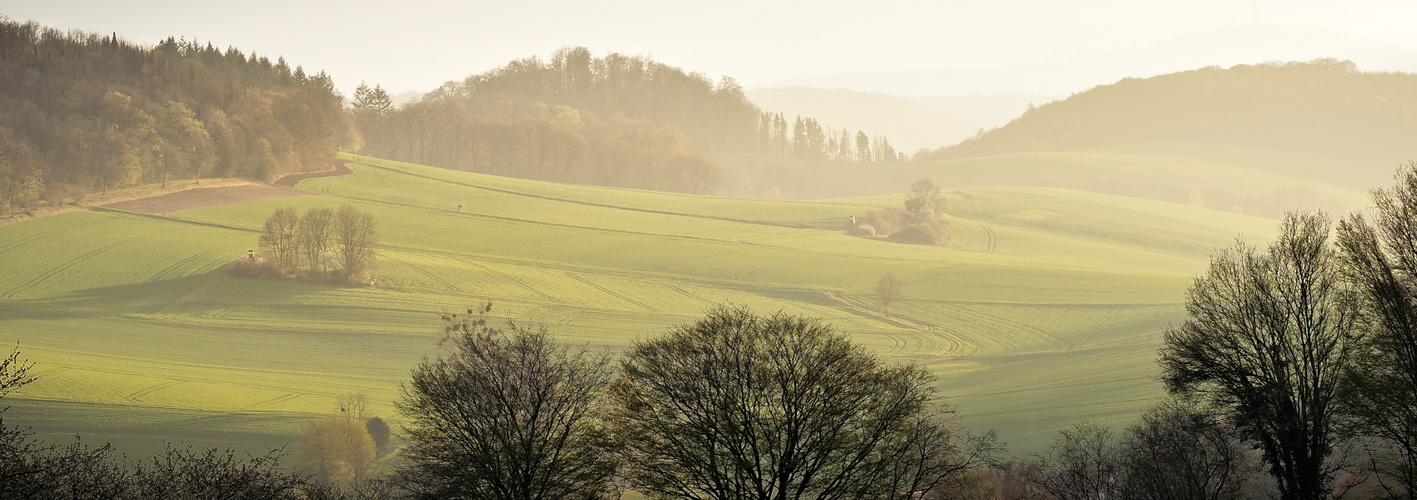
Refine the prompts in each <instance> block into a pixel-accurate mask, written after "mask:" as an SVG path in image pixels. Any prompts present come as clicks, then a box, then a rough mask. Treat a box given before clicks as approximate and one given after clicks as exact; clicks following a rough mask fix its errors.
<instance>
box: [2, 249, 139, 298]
mask: <svg viewBox="0 0 1417 500" xmlns="http://www.w3.org/2000/svg"><path fill="white" fill-rule="evenodd" d="M122 243H123V242H121V241H119V242H114V243H110V244H108V245H105V246H102V247H99V248H97V249H94V250H90V251H89V252H88V253H86V254H83V255H80V256H78V257H75V258H74V259H72V260H70V261H68V262H65V263H64V264H61V265H59V266H57V267H54V268H52V269H50V270H48V271H45V272H44V273H41V274H40V275H39V276H36V277H34V279H31V280H29V281H28V282H25V284H23V285H20V286H18V287H15V288H12V289H10V290H9V291H7V292H5V293H4V294H0V299H10V298H13V297H14V296H15V294H18V293H22V292H24V291H26V290H29V289H31V288H34V287H36V286H39V285H40V284H41V283H44V282H45V281H47V280H49V278H52V277H54V275H56V274H59V273H62V272H64V271H66V270H68V269H69V268H71V267H74V266H77V265H79V264H80V263H83V262H84V261H86V260H89V259H90V258H93V257H94V256H95V255H98V254H100V253H103V252H106V251H108V250H110V249H112V248H113V247H116V246H118V245H120V244H122Z"/></svg>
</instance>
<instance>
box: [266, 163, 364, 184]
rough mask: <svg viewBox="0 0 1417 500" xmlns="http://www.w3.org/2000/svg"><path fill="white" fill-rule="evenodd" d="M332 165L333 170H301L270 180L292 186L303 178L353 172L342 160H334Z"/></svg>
mask: <svg viewBox="0 0 1417 500" xmlns="http://www.w3.org/2000/svg"><path fill="white" fill-rule="evenodd" d="M334 166H335V168H334V170H326V171H324V172H301V173H296V174H286V175H284V176H282V177H281V178H279V179H276V181H275V182H272V183H271V184H272V185H276V186H281V187H288V188H293V187H295V185H296V184H299V183H300V181H303V180H305V179H314V178H317V177H334V176H336V175H349V174H352V173H354V171H352V170H350V169H349V167H347V166H345V161H344V160H335V161H334Z"/></svg>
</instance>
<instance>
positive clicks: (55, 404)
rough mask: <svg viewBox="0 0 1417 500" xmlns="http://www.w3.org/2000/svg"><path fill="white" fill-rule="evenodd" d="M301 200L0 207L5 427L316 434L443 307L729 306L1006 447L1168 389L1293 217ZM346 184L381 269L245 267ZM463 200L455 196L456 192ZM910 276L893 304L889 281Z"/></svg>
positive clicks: (471, 191)
mask: <svg viewBox="0 0 1417 500" xmlns="http://www.w3.org/2000/svg"><path fill="white" fill-rule="evenodd" d="M345 159H347V160H348V161H349V163H348V165H349V167H350V169H351V170H352V175H344V176H335V177H322V178H314V179H307V180H304V181H302V182H301V183H299V184H298V185H297V186H296V188H297V189H299V190H300V191H303V192H304V194H307V195H306V196H296V197H287V198H277V199H261V200H255V201H250V202H241V203H234V204H228V205H223V206H216V207H206V208H199V209H195V210H189V211H180V210H171V208H170V206H169V208H168V209H167V210H168V213H166V214H165V215H155V214H148V213H143V212H141V211H137V210H140V209H141V207H137V208H133V207H132V206H131V205H130V208H131V210H120V209H116V208H95V209H89V210H77V211H71V212H67V213H59V214H55V215H49V216H45V217H40V218H36V219H33V220H29V221H24V222H18V223H12V224H9V225H6V226H0V261H3V262H5V265H4V266H0V341H3V342H6V343H10V342H15V341H18V342H19V343H20V346H21V349H22V350H23V352H24V354H25V355H26V356H27V357H29V358H30V359H32V360H34V361H36V362H37V365H36V373H38V374H39V375H40V377H41V378H40V380H39V381H38V382H36V383H34V384H33V385H31V386H28V387H26V388H25V389H24V391H23V392H22V393H17V394H15V395H13V396H12V397H11V398H10V399H7V403H10V404H12V405H13V409H12V410H10V411H9V412H7V413H6V415H5V416H6V423H11V422H14V423H20V424H23V425H32V426H34V428H35V429H36V430H38V431H40V432H41V433H42V434H43V435H44V436H47V437H50V438H54V439H60V440H62V439H66V437H67V436H69V435H72V434H74V433H82V434H83V435H84V436H85V440H93V441H102V440H111V441H114V442H115V443H118V444H120V445H121V446H123V447H124V448H125V449H127V450H130V451H133V452H134V453H142V452H144V451H146V450H151V449H153V448H154V447H155V446H157V445H158V443H160V442H161V441H162V440H184V441H186V442H189V443H199V444H221V445H231V446H237V447H246V448H262V447H266V446H278V445H279V444H281V443H287V442H291V443H293V442H297V441H298V437H299V433H300V431H301V426H302V425H303V423H304V422H306V421H309V420H310V419H313V418H316V417H317V416H319V415H320V414H323V413H327V412H330V411H332V410H333V398H334V397H335V396H337V395H341V394H346V393H349V392H354V391H364V392H367V393H368V394H370V396H371V399H372V400H373V402H374V413H375V414H379V415H383V416H386V417H389V416H393V410H392V407H391V402H392V401H393V400H395V399H396V398H397V396H398V387H399V383H400V381H401V380H403V379H404V378H405V377H406V376H407V374H408V371H409V369H410V368H411V367H412V366H413V364H415V363H416V362H417V361H418V360H419V359H421V358H422V357H423V356H426V355H430V354H432V353H434V352H435V351H436V349H437V343H438V341H439V334H440V332H441V329H440V328H441V323H440V321H439V319H438V317H439V313H440V312H441V311H448V310H454V309H457V308H460V307H463V306H466V305H469V304H471V303H475V302H478V301H482V300H491V301H492V302H493V303H494V304H495V306H494V309H493V312H494V315H496V316H498V317H502V318H507V319H512V320H515V321H518V322H534V323H541V324H546V325H548V326H549V327H550V328H551V330H552V332H553V333H555V334H556V335H558V336H559V338H561V339H562V340H564V341H567V342H573V343H588V344H590V345H592V346H593V347H596V348H604V349H610V350H612V351H613V350H619V349H622V348H624V347H625V346H627V345H629V344H630V343H631V342H633V341H634V340H636V339H640V338H645V337H648V336H652V335H655V334H657V333H659V332H662V331H664V329H665V328H666V327H668V326H670V325H673V324H676V323H682V322H686V321H691V320H693V319H694V318H696V317H697V316H698V315H699V314H701V312H702V311H703V310H704V308H705V307H707V306H709V305H711V304H715V303H720V302H724V301H732V302H736V303H741V304H746V305H749V306H751V307H753V308H756V309H758V310H762V311H772V310H778V309H782V310H786V311H789V312H800V313H804V314H810V315H813V316H820V317H824V318H826V319H827V320H828V321H830V322H831V323H833V324H835V325H837V326H838V327H839V328H840V329H841V330H842V331H844V332H846V333H848V334H850V335H851V336H852V338H854V339H855V340H856V341H858V342H861V343H862V344H864V345H866V346H867V347H868V348H870V349H871V350H873V351H875V352H877V353H879V354H881V355H882V356H886V357H887V358H889V359H893V360H899V361H911V362H917V363H921V364H923V365H925V366H927V367H929V369H931V370H932V371H933V372H935V373H937V374H938V375H939V377H940V378H939V380H938V388H939V390H940V392H941V393H942V394H944V395H945V396H946V397H947V399H948V401H949V402H951V403H952V404H954V405H956V406H957V407H958V408H959V409H960V410H961V411H962V412H963V413H964V414H965V416H966V423H967V424H968V425H970V426H972V427H975V428H981V429H982V428H989V427H994V428H998V429H1000V430H1001V435H1002V437H1003V438H1004V439H1005V440H1006V441H1008V442H1009V443H1010V445H1011V451H1012V452H1014V453H1027V452H1029V451H1032V450H1035V449H1037V448H1038V447H1039V446H1041V445H1042V444H1043V443H1045V442H1046V441H1047V440H1049V439H1051V433H1052V432H1053V431H1054V430H1055V429H1058V428H1061V427H1063V426H1065V425H1069V424H1070V423H1072V422H1075V421H1078V420H1081V419H1096V420H1102V421H1119V420H1125V419H1129V418H1131V417H1132V416H1133V415H1134V414H1135V412H1136V411H1137V410H1139V409H1141V408H1142V407H1144V406H1146V405H1147V404H1148V403H1149V402H1150V401H1151V400H1152V399H1153V398H1155V397H1156V396H1158V395H1159V392H1160V387H1159V385H1158V384H1157V383H1156V382H1155V381H1154V379H1153V377H1154V375H1155V367H1154V365H1153V363H1152V361H1153V358H1154V356H1155V349H1156V346H1157V342H1158V339H1159V334H1160V331H1161V330H1162V329H1163V328H1164V327H1165V326H1166V325H1167V324H1169V323H1172V322H1175V321H1177V320H1179V319H1181V318H1182V317H1184V311H1183V309H1182V308H1181V306H1180V302H1181V298H1182V294H1183V292H1184V290H1185V288H1186V286H1187V285H1188V284H1189V282H1190V280H1191V278H1192V277H1193V276H1194V275H1195V273H1197V272H1199V271H1200V270H1202V269H1203V268H1204V266H1205V263H1206V259H1207V258H1208V256H1209V254H1210V252H1211V251H1212V250H1213V249H1214V248H1216V247H1219V246H1224V245H1227V244H1228V243H1229V242H1230V241H1232V239H1233V238H1234V237H1235V235H1236V234H1237V233H1245V234H1248V235H1252V236H1254V237H1258V238H1260V239H1263V238H1265V237H1266V236H1267V235H1269V234H1270V233H1271V232H1272V231H1273V227H1274V224H1273V221H1271V220H1268V219H1263V218H1255V217H1247V216H1241V215H1235V214H1228V213H1222V212H1217V211H1213V210H1208V209H1204V208H1199V207H1193V206H1186V205H1183V204H1176V203H1167V202H1160V201H1151V200H1142V199H1135V198H1125V197H1118V196H1110V195H1105V194H1097V193H1089V192H1083V191H1076V190H1068V189H1058V188H1019V187H999V188H963V189H956V190H953V191H950V192H948V193H947V194H948V197H949V199H950V203H951V204H952V206H953V207H955V208H954V216H955V218H954V219H953V221H952V228H953V233H954V241H953V243H952V244H951V246H950V247H949V248H939V247H924V246H913V245H901V244H895V243H889V242H885V241H880V240H873V239H866V238H860V237H854V236H849V235H847V234H845V233H844V231H843V230H844V228H845V221H846V219H847V218H848V217H849V216H852V215H860V214H863V213H864V212H865V211H866V210H868V209H870V208H871V207H878V206H886V205H894V204H896V203H899V196H898V195H889V196H879V197H864V198H846V199H835V200H824V201H813V202H782V201H747V200H732V199H722V198H712V197H703V196H690V195H675V194H666V193H655V192H647V191H636V190H627V189H616V188H603V187H586V186H573V185H563V184H553V183H545V182H538V181H528V180H518V179H510V178H502V177H493V176H487V175H481V174H474V173H468V172H458V171H451V170H443V169H437V168H431V167H423V166H417V165H410V164H404V163H396V162H389V161H384V160H377V159H372V158H366V157H356V156H348V155H346V156H345ZM345 203H349V204H354V205H355V206H357V207H358V208H360V209H361V210H364V211H367V212H370V213H372V214H373V215H374V216H375V217H376V218H377V220H378V221H379V224H380V227H381V229H382V233H383V240H382V244H381V248H380V259H381V260H380V266H379V269H378V270H377V272H376V280H377V286H374V287H357V288H355V287H337V286H325V285H315V284H306V283H293V282H278V281H260V280H244V279H236V278H231V277H228V276H227V275H226V273H225V272H224V268H225V266H226V265H227V263H229V262H230V261H231V260H232V259H234V258H236V257H237V256H240V255H244V254H245V252H246V250H247V249H248V248H253V247H254V246H255V241H256V235H257V231H258V229H259V228H260V226H261V224H262V223H263V221H264V219H265V218H266V216H268V215H269V214H270V213H271V212H272V211H273V210H275V209H276V208H278V207H283V206H293V207H297V208H300V209H305V208H310V207H335V206H338V205H340V204H345ZM459 204H462V205H463V206H464V207H465V209H464V210H463V211H462V212H459V211H458V208H457V207H458V205H459ZM886 272H895V273H897V274H899V275H901V276H902V277H903V280H904V292H903V300H902V301H900V302H898V303H896V304H895V305H893V306H892V313H893V314H892V316H891V317H884V316H882V315H880V314H878V312H877V309H876V305H875V299H874V297H873V295H872V292H871V290H872V288H873V285H874V283H875V280H876V279H877V278H878V277H879V276H881V275H882V274H883V273H886Z"/></svg>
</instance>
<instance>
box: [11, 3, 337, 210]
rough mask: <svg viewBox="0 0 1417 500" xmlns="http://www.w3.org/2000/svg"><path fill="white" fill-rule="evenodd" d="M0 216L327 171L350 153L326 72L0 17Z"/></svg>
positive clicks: (190, 45) (183, 43)
mask: <svg viewBox="0 0 1417 500" xmlns="http://www.w3.org/2000/svg"><path fill="white" fill-rule="evenodd" d="M0 109H3V110H5V111H4V113H0V209H3V210H16V209H25V208H28V207H29V206H31V205H33V204H35V203H37V202H39V201H40V200H48V201H57V200H62V199H63V198H65V197H66V196H72V195H76V194H82V193H85V192H90V191H104V190H107V189H111V188H118V187H123V186H128V185H133V184H141V183H154V182H164V181H165V180H167V179H177V178H200V177H201V176H224V177H232V176H239V177H247V178H256V179H263V180H270V179H273V178H274V177H276V176H278V175H279V174H282V173H287V172H297V171H304V170H318V169H323V168H326V167H327V166H328V165H329V162H330V160H332V159H333V158H334V154H335V152H336V150H337V147H338V146H340V145H348V144H350V143H351V142H352V141H356V140H357V139H356V137H357V136H356V134H357V132H355V131H354V129H353V127H352V126H351V125H350V121H349V118H348V116H347V114H346V113H345V111H344V107H343V98H342V97H341V95H340V93H339V92H338V91H337V90H336V89H335V87H334V82H333V81H332V80H331V79H330V77H329V76H328V75H326V74H324V73H323V72H320V73H314V74H309V73H307V72H306V71H305V69H304V68H302V67H300V66H295V67H294V68H292V67H291V66H290V65H289V64H288V63H286V61H285V59H283V58H278V59H277V60H276V61H275V62H272V61H271V60H270V59H269V58H268V57H266V56H259V55H257V54H255V53H251V54H244V53H242V52H241V51H240V50H237V49H235V48H227V49H226V50H220V49H217V48H216V47H213V46H212V45H211V44H210V43H208V44H205V45H202V44H199V43H198V42H196V41H188V40H177V39H173V38H168V39H167V40H164V41H162V42H160V43H158V44H157V45H153V46H145V45H139V44H137V43H134V42H130V41H128V40H124V39H121V38H119V37H118V36H117V35H116V34H111V35H107V36H105V35H101V34H98V33H86V32H80V31H67V32H66V31H60V30H57V29H54V28H45V27H42V26H40V25H39V24H37V23H35V22H32V21H31V22H27V23H19V22H16V21H12V20H9V19H6V18H3V17H0Z"/></svg>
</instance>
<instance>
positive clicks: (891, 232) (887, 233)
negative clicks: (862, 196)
mask: <svg viewBox="0 0 1417 500" xmlns="http://www.w3.org/2000/svg"><path fill="white" fill-rule="evenodd" d="M948 210H949V203H948V202H946V201H945V197H944V195H942V194H940V188H939V187H938V186H936V185H935V182H934V181H931V180H930V179H921V180H919V181H916V182H915V183H914V184H911V185H910V189H909V190H907V191H906V193H905V202H904V203H902V206H901V207H899V208H895V207H892V208H877V209H872V210H871V211H869V212H867V213H866V218H865V220H863V221H861V222H859V223H857V224H856V225H855V226H853V227H852V228H851V232H852V233H855V234H859V235H863V236H871V237H882V238H887V239H890V240H892V241H899V242H902V243H914V244H919V245H938V246H944V245H948V244H949V242H950V221H949V219H948V218H946V217H945V212H946V211H948Z"/></svg>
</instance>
